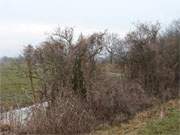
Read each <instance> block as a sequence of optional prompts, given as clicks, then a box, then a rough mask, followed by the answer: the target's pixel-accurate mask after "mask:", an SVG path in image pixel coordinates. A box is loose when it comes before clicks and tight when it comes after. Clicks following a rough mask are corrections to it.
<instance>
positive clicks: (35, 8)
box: [0, 0, 180, 57]
mask: <svg viewBox="0 0 180 135" xmlns="http://www.w3.org/2000/svg"><path fill="white" fill-rule="evenodd" d="M179 13H180V0H0V57H2V56H17V55H19V54H20V53H21V52H22V48H23V47H24V46H25V45H27V44H33V45H37V44H38V43H39V42H41V41H43V40H44V39H45V38H46V37H47V33H50V32H52V31H53V30H54V29H55V28H56V27H57V26H60V27H66V26H72V27H74V28H75V31H77V33H80V32H83V33H85V34H87V33H92V32H95V31H103V30H104V29H108V30H109V31H111V32H117V33H119V34H120V35H123V34H124V33H126V32H127V31H129V30H130V29H131V27H132V24H133V23H136V22H137V21H140V22H149V21H151V22H156V21H157V20H158V21H159V22H161V23H162V24H163V27H165V26H166V25H167V24H169V23H170V22H171V21H172V20H174V19H178V18H180V15H179Z"/></svg>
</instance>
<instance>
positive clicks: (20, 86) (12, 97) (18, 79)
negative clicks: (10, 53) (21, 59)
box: [0, 60, 31, 106]
mask: <svg viewBox="0 0 180 135" xmlns="http://www.w3.org/2000/svg"><path fill="white" fill-rule="evenodd" d="M24 69H25V65H24V64H22V63H18V64H17V63H16V61H14V60H12V61H9V62H7V63H4V64H0V98H1V99H0V100H1V101H0V103H1V104H2V105H4V106H17V105H19V106H22V105H23V104H28V103H30V102H31V97H30V85H29V80H28V78H27V77H26V75H25V72H24Z"/></svg>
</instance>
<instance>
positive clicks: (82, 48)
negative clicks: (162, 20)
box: [16, 21, 180, 135]
mask: <svg viewBox="0 0 180 135" xmlns="http://www.w3.org/2000/svg"><path fill="white" fill-rule="evenodd" d="M107 34H108V33H95V34H92V35H90V36H88V37H85V36H82V35H81V36H80V37H79V39H78V41H76V42H74V41H73V36H74V34H73V29H72V28H67V29H65V30H61V29H58V30H57V31H56V32H55V33H54V34H52V36H51V37H50V38H49V39H48V40H47V41H46V42H43V43H42V44H41V45H40V46H39V47H37V48H33V47H32V46H30V45H29V46H27V47H26V48H25V50H24V59H25V61H26V63H27V67H28V69H27V71H28V77H29V79H30V83H31V88H32V92H33V93H32V95H33V101H34V102H44V101H47V102H48V103H49V106H48V107H47V108H46V111H45V110H39V109H35V110H34V112H33V116H32V118H31V119H30V121H29V122H28V124H27V125H25V126H22V127H20V128H19V129H18V131H17V130H16V132H17V133H18V134H22V133H23V134H24V133H27V134H61V135H71V134H81V133H85V132H90V131H92V130H93V129H95V127H96V126H97V125H99V124H102V123H110V124H112V123H116V122H122V121H126V120H128V119H129V118H131V117H132V116H134V115H135V114H136V113H137V112H138V111H141V110H144V109H146V108H148V107H149V106H151V105H152V102H153V101H154V99H155V98H158V99H160V100H161V101H163V102H164V101H166V100H169V99H172V98H177V97H178V94H179V93H178V92H179V89H178V88H179V79H180V78H179V74H180V73H179V63H180V59H179V53H180V42H179V41H180V21H176V22H174V23H173V24H172V25H171V26H170V27H169V28H168V29H167V30H166V31H165V32H160V25H159V23H157V24H138V25H137V26H136V29H135V30H134V31H132V32H130V33H129V34H127V36H126V37H125V38H124V39H119V37H118V36H117V35H116V34H111V35H110V36H106V35H107ZM106 38H107V39H106ZM106 50H108V52H109V56H107V57H106V58H105V60H101V61H100V60H99V56H100V55H101V53H102V52H104V51H106ZM109 57H110V58H109ZM109 60H110V62H109ZM109 63H110V64H113V65H116V66H113V68H116V71H119V72H115V73H112V71H109V70H105V69H104V67H102V65H108V64H109ZM110 67H111V66H110ZM33 78H35V79H37V80H38V86H39V87H38V88H37V89H35V88H34V86H33V85H34V83H33Z"/></svg>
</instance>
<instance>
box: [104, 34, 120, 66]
mask: <svg viewBox="0 0 180 135" xmlns="http://www.w3.org/2000/svg"><path fill="white" fill-rule="evenodd" d="M119 42H120V38H119V36H118V34H115V33H107V34H106V35H105V38H104V43H105V48H106V50H107V52H108V53H109V57H110V63H111V64H112V63H113V59H114V55H115V52H116V47H117V45H118V44H119Z"/></svg>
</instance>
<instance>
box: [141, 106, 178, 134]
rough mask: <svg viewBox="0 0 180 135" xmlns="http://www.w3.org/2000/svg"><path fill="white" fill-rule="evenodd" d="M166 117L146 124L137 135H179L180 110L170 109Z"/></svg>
mask: <svg viewBox="0 0 180 135" xmlns="http://www.w3.org/2000/svg"><path fill="white" fill-rule="evenodd" d="M167 113H168V114H167V116H166V117H164V118H163V119H156V120H152V121H150V122H148V123H147V124H146V126H145V127H144V128H143V129H142V130H140V131H139V132H138V133H139V135H179V133H180V110H178V109H177V108H170V109H169V110H168V112H167Z"/></svg>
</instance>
